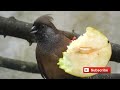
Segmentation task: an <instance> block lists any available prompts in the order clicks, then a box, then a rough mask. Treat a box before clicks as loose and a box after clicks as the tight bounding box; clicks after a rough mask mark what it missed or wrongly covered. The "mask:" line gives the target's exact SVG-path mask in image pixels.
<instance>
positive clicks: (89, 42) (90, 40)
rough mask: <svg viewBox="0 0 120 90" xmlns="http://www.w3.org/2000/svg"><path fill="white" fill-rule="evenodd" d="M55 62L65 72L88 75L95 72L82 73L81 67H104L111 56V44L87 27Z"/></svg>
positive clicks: (80, 75)
mask: <svg viewBox="0 0 120 90" xmlns="http://www.w3.org/2000/svg"><path fill="white" fill-rule="evenodd" d="M67 48H68V49H67V50H66V51H65V52H63V58H60V59H59V62H58V63H57V64H58V65H59V68H61V69H63V70H64V71H65V72H66V73H68V74H71V75H74V76H77V77H89V76H92V75H95V74H97V73H84V72H83V67H105V66H106V65H107V64H108V62H109V60H110V57H111V54H112V49H111V44H110V42H109V41H108V39H107V37H106V36H105V35H103V34H102V33H101V32H99V31H98V30H96V29H94V28H92V27H87V28H86V33H85V34H83V35H81V36H80V37H79V38H78V39H76V40H74V41H72V42H71V43H70V45H69V46H68V47H67Z"/></svg>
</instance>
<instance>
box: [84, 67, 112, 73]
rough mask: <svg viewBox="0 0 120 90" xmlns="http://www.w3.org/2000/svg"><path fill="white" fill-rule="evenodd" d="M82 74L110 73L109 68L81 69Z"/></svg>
mask: <svg viewBox="0 0 120 90" xmlns="http://www.w3.org/2000/svg"><path fill="white" fill-rule="evenodd" d="M83 73H111V67H83Z"/></svg>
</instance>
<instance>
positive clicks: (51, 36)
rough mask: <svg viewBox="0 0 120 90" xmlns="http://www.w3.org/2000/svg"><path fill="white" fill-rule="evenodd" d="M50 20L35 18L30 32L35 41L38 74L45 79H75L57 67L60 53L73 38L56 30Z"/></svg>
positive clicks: (47, 17) (49, 18)
mask: <svg viewBox="0 0 120 90" xmlns="http://www.w3.org/2000/svg"><path fill="white" fill-rule="evenodd" d="M52 20H53V18H52V17H51V16H49V15H43V16H41V17H39V18H37V19H36V20H35V22H34V24H33V28H32V31H31V33H34V35H35V36H36V39H37V47H36V59H37V63H38V67H39V69H40V73H41V75H42V77H43V78H46V79H72V78H77V77H74V76H72V75H69V74H67V73H65V72H64V71H63V70H62V69H60V68H59V67H58V65H57V63H58V59H59V58H60V57H62V52H63V51H65V50H66V49H67V45H69V43H70V41H71V39H72V38H73V37H74V36H73V34H71V33H69V32H65V31H60V30H58V29H57V28H56V27H55V26H54V24H53V23H52Z"/></svg>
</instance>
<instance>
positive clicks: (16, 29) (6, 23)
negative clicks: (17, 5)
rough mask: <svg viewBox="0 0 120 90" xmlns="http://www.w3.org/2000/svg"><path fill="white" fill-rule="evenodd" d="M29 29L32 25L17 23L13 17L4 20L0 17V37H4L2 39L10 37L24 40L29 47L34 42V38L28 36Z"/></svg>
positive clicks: (30, 35)
mask: <svg viewBox="0 0 120 90" xmlns="http://www.w3.org/2000/svg"><path fill="white" fill-rule="evenodd" d="M31 27H32V23H27V22H23V21H19V20H17V19H15V18H14V17H9V18H5V17H1V16H0V35H4V37H6V36H12V37H16V38H21V39H25V40H27V41H28V42H29V43H30V45H31V44H32V43H33V42H36V40H35V37H34V36H33V35H32V34H30V29H31Z"/></svg>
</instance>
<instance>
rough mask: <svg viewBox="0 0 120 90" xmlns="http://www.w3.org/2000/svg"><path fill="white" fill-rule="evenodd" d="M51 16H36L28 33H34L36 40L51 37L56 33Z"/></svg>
mask: <svg viewBox="0 0 120 90" xmlns="http://www.w3.org/2000/svg"><path fill="white" fill-rule="evenodd" d="M52 20H53V18H52V17H51V16H49V15H43V16H41V17H38V18H37V19H36V20H35V21H34V23H33V26H32V28H31V31H30V33H32V34H34V35H35V37H36V39H37V40H38V41H43V40H46V39H48V38H51V37H52V36H53V35H55V34H56V33H57V29H56V27H55V26H54V24H53V23H52Z"/></svg>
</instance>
